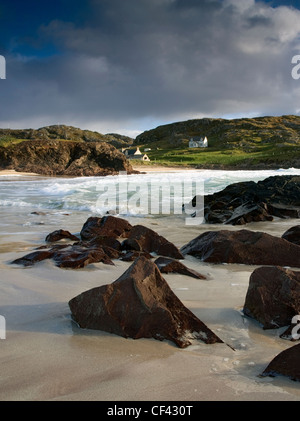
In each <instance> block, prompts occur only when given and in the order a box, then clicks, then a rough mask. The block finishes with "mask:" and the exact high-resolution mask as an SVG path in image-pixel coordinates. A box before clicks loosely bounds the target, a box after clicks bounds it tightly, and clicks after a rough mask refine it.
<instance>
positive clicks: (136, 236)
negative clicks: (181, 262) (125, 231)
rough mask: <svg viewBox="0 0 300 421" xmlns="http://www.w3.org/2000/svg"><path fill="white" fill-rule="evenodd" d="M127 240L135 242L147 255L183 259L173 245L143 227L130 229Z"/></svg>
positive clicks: (137, 226) (138, 226) (136, 226)
mask: <svg viewBox="0 0 300 421" xmlns="http://www.w3.org/2000/svg"><path fill="white" fill-rule="evenodd" d="M128 239H129V241H130V242H132V240H136V241H137V242H138V244H139V245H140V247H141V250H143V251H147V252H148V253H156V254H158V255H161V256H167V257H173V258H174V259H183V255H182V254H181V252H180V251H179V250H178V248H177V247H176V246H175V245H174V244H172V243H171V242H170V241H168V240H167V239H166V238H164V237H163V236H161V235H159V234H157V233H156V232H155V231H153V230H151V229H150V228H147V227H144V226H143V225H135V226H134V227H132V229H131V231H130V233H129V236H128Z"/></svg>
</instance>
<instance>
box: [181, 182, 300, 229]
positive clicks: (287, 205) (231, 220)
mask: <svg viewBox="0 0 300 421" xmlns="http://www.w3.org/2000/svg"><path fill="white" fill-rule="evenodd" d="M196 203H197V197H194V198H193V200H192V201H191V202H190V203H189V204H188V205H189V206H195V204H196ZM204 217H205V220H206V222H208V223H210V224H215V223H216V224H230V225H244V224H247V223H249V222H259V221H272V220H273V219H274V217H279V218H299V217H300V176H273V177H268V178H266V179H265V180H262V181H259V182H257V183H255V182H254V181H247V182H241V183H234V184H230V185H229V186H227V187H226V188H225V189H224V190H221V191H220V192H216V193H214V194H212V195H207V196H205V198H204Z"/></svg>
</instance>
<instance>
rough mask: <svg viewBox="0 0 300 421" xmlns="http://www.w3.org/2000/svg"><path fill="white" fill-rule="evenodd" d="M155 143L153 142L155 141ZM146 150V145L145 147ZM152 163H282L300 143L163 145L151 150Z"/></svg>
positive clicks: (299, 151)
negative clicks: (203, 146)
mask: <svg viewBox="0 0 300 421" xmlns="http://www.w3.org/2000/svg"><path fill="white" fill-rule="evenodd" d="M152 146H153V145H152ZM141 150H143V147H142V148H141ZM147 155H148V156H149V158H150V159H151V163H155V164H160V165H172V164H173V165H182V166H193V167H194V166H197V165H199V166H205V165H207V166H212V165H220V166H224V167H225V166H226V167H235V166H239V165H241V164H246V163H247V162H248V163H249V165H250V164H252V165H255V164H260V163H271V162H272V163H273V162H274V163H278V164H280V162H283V161H288V160H291V159H293V158H295V157H296V156H298V157H299V156H300V146H299V145H285V146H283V147H279V146H276V145H274V144H261V142H260V141H257V142H255V145H252V146H251V147H249V146H248V145H246V146H245V147H244V148H239V147H238V146H237V145H236V147H233V148H232V149H223V150H220V149H219V148H217V147H216V146H215V147H208V148H205V149H189V148H170V147H168V148H163V149H154V150H151V151H149V152H147Z"/></svg>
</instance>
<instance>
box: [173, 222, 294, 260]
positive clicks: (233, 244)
mask: <svg viewBox="0 0 300 421" xmlns="http://www.w3.org/2000/svg"><path fill="white" fill-rule="evenodd" d="M181 252H182V253H183V254H184V255H186V254H189V255H192V256H195V257H197V258H199V259H201V260H203V261H204V262H211V263H240V264H246V265H271V266H291V267H300V247H299V246H297V245H296V244H293V243H290V242H289V241H286V240H285V239H283V238H278V237H275V236H272V235H270V234H266V233H264V232H259V231H258V232H256V231H250V230H245V229H243V230H239V231H229V230H228V231H227V230H220V231H207V232H205V233H203V234H201V235H199V236H198V237H196V238H194V239H193V240H192V241H190V242H189V243H188V244H186V245H184V246H183V247H182V248H181Z"/></svg>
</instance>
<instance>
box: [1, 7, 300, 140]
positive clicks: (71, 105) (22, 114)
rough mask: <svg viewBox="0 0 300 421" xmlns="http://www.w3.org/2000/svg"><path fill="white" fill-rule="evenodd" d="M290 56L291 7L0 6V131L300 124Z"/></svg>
mask: <svg viewBox="0 0 300 421" xmlns="http://www.w3.org/2000/svg"><path fill="white" fill-rule="evenodd" d="M297 55H299V63H300V0H299V1H275V0H274V1H273V0H272V1H271V0H269V1H266V0H265V1H255V0H85V1H82V0H51V1H50V0H49V1H48V0H43V1H40V0H26V1H25V0H0V56H2V57H4V59H5V71H6V78H5V79H0V99H1V101H0V127H1V128H11V129H13V128H40V127H43V126H48V125H53V124H66V125H71V126H75V127H79V128H81V129H89V130H94V131H98V132H100V133H103V134H105V133H120V134H124V135H128V136H131V137H135V136H136V135H138V134H139V133H141V132H143V131H145V130H149V129H152V128H155V127H157V126H159V125H162V124H169V123H173V122H176V121H184V120H189V119H194V118H203V117H210V118H228V119H231V118H242V117H258V116H266V115H268V116H271V115H272V116H279V115H286V114H294V115H300V78H299V79H296V78H295V77H293V76H292V70H293V68H294V67H295V66H296V64H297V63H298V61H297V60H296V61H295V59H294V63H292V59H293V57H295V56H297ZM1 63H2V65H3V60H2V62H1V61H0V65H1ZM2 70H3V69H2ZM298 73H299V75H300V69H299V72H298ZM298 73H297V72H296V74H298ZM294 75H295V73H294ZM0 77H1V68H0Z"/></svg>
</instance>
